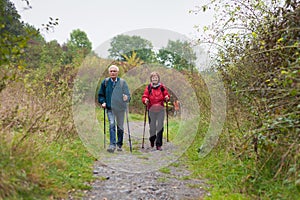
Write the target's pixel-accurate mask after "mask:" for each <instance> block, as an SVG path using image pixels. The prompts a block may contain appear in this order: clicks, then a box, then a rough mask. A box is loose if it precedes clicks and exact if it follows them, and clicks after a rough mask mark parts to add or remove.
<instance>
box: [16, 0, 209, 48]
mask: <svg viewBox="0 0 300 200" xmlns="http://www.w3.org/2000/svg"><path fill="white" fill-rule="evenodd" d="M11 1H12V2H13V3H14V4H15V6H16V8H17V10H18V12H19V14H20V15H21V19H22V20H23V21H25V22H27V23H29V24H31V25H33V26H35V27H36V28H42V24H45V23H47V22H48V21H49V17H52V18H59V25H58V26H57V27H56V28H55V30H54V31H52V32H45V31H43V32H42V34H43V35H44V37H45V39H46V40H47V41H50V40H54V39H55V40H57V41H58V42H59V43H60V44H63V43H65V42H67V40H68V39H69V38H70V33H71V32H72V30H75V29H80V30H82V31H84V32H85V33H86V34H87V36H88V38H89V40H90V41H91V42H92V45H93V49H94V48H96V47H97V46H99V45H101V43H103V42H104V41H106V40H109V39H111V38H113V37H114V36H116V35H118V34H121V33H124V32H128V31H132V30H136V29H144V28H158V29H167V30H171V31H175V32H178V33H180V34H184V35H186V36H187V37H189V38H191V37H194V36H195V35H197V32H196V31H195V29H194V26H195V25H200V26H204V25H208V24H209V23H210V22H211V21H212V17H211V15H210V14H208V13H207V14H198V15H195V14H191V13H189V10H191V9H194V8H195V6H200V5H201V4H202V3H203V2H204V1H202V0H201V1H199V0H198V1H196V0H126V1H124V0H123V1H122V0H85V1H82V0H51V1H50V0H29V2H30V5H31V6H32V9H26V10H24V9H23V7H24V6H25V5H26V4H25V2H24V1H22V0H11ZM199 35H200V34H199Z"/></svg>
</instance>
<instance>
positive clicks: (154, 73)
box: [150, 72, 160, 82]
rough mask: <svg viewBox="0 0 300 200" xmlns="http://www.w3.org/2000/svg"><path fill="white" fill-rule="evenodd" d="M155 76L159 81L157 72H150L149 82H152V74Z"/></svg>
mask: <svg viewBox="0 0 300 200" xmlns="http://www.w3.org/2000/svg"><path fill="white" fill-rule="evenodd" d="M155 75H156V76H157V77H158V82H160V76H159V73H158V72H151V74H150V82H152V76H155Z"/></svg>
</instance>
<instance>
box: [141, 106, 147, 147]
mask: <svg viewBox="0 0 300 200" xmlns="http://www.w3.org/2000/svg"><path fill="white" fill-rule="evenodd" d="M146 115H147V105H146V106H145V116H144V132H143V142H142V149H143V148H144V142H145V129H146Z"/></svg>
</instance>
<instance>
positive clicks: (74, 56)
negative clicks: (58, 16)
mask: <svg viewBox="0 0 300 200" xmlns="http://www.w3.org/2000/svg"><path fill="white" fill-rule="evenodd" d="M64 49H65V54H64V63H65V64H69V63H72V62H74V61H75V60H76V61H75V62H76V63H81V61H82V60H83V59H84V57H85V56H86V55H88V54H89V53H91V50H92V43H91V42H90V40H89V39H88V37H87V34H86V33H85V32H84V31H81V30H80V29H76V30H73V31H72V32H71V34H70V40H68V41H67V44H66V45H64Z"/></svg>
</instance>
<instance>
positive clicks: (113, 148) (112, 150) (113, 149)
mask: <svg viewBox="0 0 300 200" xmlns="http://www.w3.org/2000/svg"><path fill="white" fill-rule="evenodd" d="M115 149H116V148H115V147H113V146H110V147H109V148H108V149H107V151H108V152H109V153H113V152H114V151H115Z"/></svg>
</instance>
